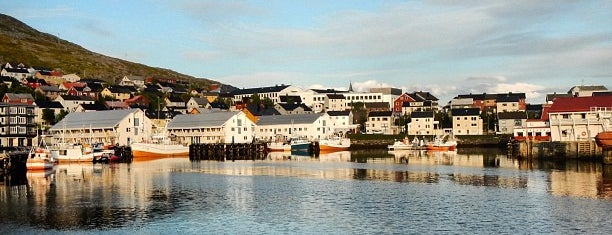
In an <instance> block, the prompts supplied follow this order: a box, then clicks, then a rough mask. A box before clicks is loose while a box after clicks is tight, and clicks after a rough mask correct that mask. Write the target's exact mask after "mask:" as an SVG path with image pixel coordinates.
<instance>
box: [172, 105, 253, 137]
mask: <svg viewBox="0 0 612 235" xmlns="http://www.w3.org/2000/svg"><path fill="white" fill-rule="evenodd" d="M167 131H168V134H169V135H171V136H172V137H174V138H176V141H177V142H178V143H181V144H195V143H226V144H229V143H251V142H253V138H254V132H255V123H254V122H253V121H251V119H249V118H248V117H247V115H246V114H245V113H243V112H239V111H233V112H229V111H219V112H207V113H202V114H192V115H176V116H175V117H174V118H173V119H172V120H170V122H169V123H168V126H167Z"/></svg>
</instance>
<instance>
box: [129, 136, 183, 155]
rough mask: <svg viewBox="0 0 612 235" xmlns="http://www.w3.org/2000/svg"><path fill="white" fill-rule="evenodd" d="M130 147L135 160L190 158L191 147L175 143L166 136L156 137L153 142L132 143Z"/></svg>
mask: <svg viewBox="0 0 612 235" xmlns="http://www.w3.org/2000/svg"><path fill="white" fill-rule="evenodd" d="M130 147H131V148H132V156H133V159H134V160H143V159H147V158H164V157H187V156H189V146H185V145H182V144H178V143H173V142H172V141H171V140H170V137H168V135H166V134H158V135H154V136H153V137H152V138H151V140H148V141H141V142H137V143H132V144H131V145H130Z"/></svg>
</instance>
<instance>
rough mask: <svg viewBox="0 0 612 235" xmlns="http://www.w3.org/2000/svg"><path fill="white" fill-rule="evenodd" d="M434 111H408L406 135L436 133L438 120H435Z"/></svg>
mask: <svg viewBox="0 0 612 235" xmlns="http://www.w3.org/2000/svg"><path fill="white" fill-rule="evenodd" d="M434 119H435V116H434V111H431V110H429V111H414V112H412V113H410V123H408V130H407V133H408V135H437V134H440V133H436V130H439V129H440V128H437V126H438V121H435V120H434Z"/></svg>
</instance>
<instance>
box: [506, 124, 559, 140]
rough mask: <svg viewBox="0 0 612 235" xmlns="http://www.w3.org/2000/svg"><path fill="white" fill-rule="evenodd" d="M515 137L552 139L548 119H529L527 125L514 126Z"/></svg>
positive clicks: (520, 138)
mask: <svg viewBox="0 0 612 235" xmlns="http://www.w3.org/2000/svg"><path fill="white" fill-rule="evenodd" d="M513 132H514V134H513V137H514V139H517V140H524V139H527V138H529V139H533V140H540V141H550V135H551V133H550V125H549V123H548V121H545V120H541V119H527V121H526V125H525V127H517V128H514V131H513Z"/></svg>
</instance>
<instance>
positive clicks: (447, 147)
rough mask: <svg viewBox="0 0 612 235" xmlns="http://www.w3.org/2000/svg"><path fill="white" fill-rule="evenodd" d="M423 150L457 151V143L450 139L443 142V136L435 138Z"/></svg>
mask: <svg viewBox="0 0 612 235" xmlns="http://www.w3.org/2000/svg"><path fill="white" fill-rule="evenodd" d="M425 149H427V150H430V151H455V150H456V149H457V141H456V140H454V139H451V138H447V140H444V136H443V137H436V138H435V139H434V140H433V141H431V142H429V143H427V144H426V145H425Z"/></svg>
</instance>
